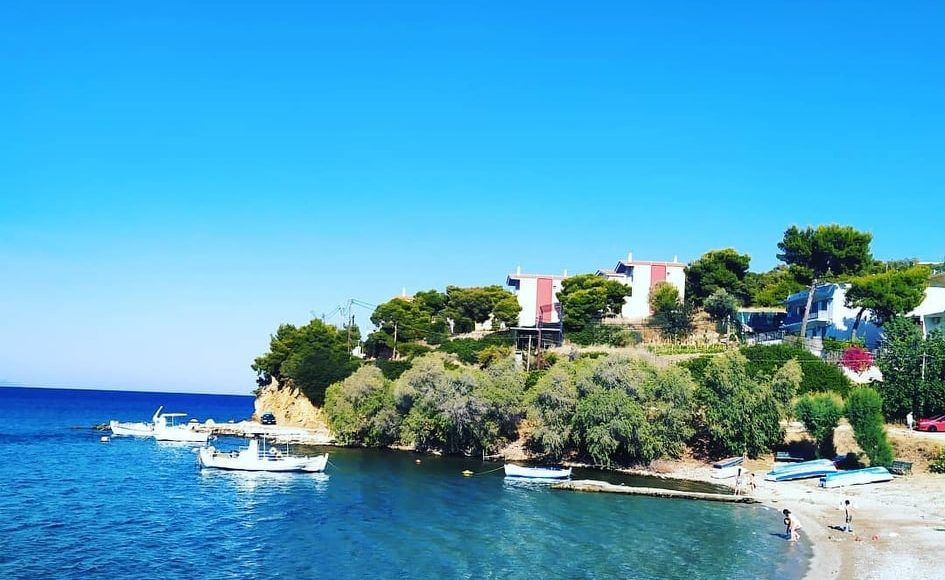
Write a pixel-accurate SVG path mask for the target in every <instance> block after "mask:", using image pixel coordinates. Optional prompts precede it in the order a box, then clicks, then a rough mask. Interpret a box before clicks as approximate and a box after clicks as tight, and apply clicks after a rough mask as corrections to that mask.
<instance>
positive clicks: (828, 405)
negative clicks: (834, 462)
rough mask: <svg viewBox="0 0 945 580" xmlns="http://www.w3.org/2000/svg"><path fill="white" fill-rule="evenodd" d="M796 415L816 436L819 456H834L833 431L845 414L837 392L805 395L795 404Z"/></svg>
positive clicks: (835, 451) (811, 433)
mask: <svg viewBox="0 0 945 580" xmlns="http://www.w3.org/2000/svg"><path fill="white" fill-rule="evenodd" d="M794 413H795V416H796V417H797V418H798V419H800V420H801V422H802V423H804V427H805V428H806V429H807V432H808V433H809V434H810V436H811V437H813V438H814V441H815V442H816V445H817V448H816V451H817V457H828V458H831V459H832V458H833V457H834V456H835V455H836V454H837V450H836V447H834V444H833V432H834V429H836V428H837V425H838V424H839V422H840V417H841V416H843V406H842V402H841V401H840V400H839V398H838V397H837V395H836V394H832V393H819V394H816V395H805V396H803V397H801V398H800V399H799V400H798V401H797V403H795V405H794Z"/></svg>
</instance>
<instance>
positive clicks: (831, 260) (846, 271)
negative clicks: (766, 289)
mask: <svg viewBox="0 0 945 580" xmlns="http://www.w3.org/2000/svg"><path fill="white" fill-rule="evenodd" d="M872 240H873V234H870V233H868V232H860V231H857V230H856V229H854V228H852V227H850V226H840V225H837V224H830V225H821V226H817V228H816V229H815V228H811V227H807V228H805V229H803V230H802V229H799V228H798V227H797V226H791V227H789V228H788V229H787V230H786V231H785V232H784V239H782V240H781V241H780V242H778V249H779V250H781V253H779V254H778V259H779V260H781V261H782V262H784V263H785V264H787V265H789V266H790V267H791V269H792V272H794V275H795V277H796V278H797V280H798V281H799V282H801V283H804V284H810V283H812V282H813V281H814V280H821V279H824V278H825V277H830V276H844V275H851V274H858V273H860V272H862V271H863V270H864V269H865V268H867V267H868V266H870V265H871V264H872V262H873V256H872V254H870V242H871V241H872Z"/></svg>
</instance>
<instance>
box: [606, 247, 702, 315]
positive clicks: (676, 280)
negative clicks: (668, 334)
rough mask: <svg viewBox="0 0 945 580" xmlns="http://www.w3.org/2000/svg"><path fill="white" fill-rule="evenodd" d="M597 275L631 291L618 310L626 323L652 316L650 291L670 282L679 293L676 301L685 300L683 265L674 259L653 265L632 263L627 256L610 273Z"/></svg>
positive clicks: (629, 255)
mask: <svg viewBox="0 0 945 580" xmlns="http://www.w3.org/2000/svg"><path fill="white" fill-rule="evenodd" d="M597 274H598V275H599V276H604V277H606V278H608V279H610V280H617V281H618V282H620V283H622V284H626V285H627V286H630V288H631V289H632V293H631V294H630V296H628V297H627V298H626V301H625V303H624V305H623V308H622V309H621V310H620V317H621V318H625V319H627V320H643V319H644V318H646V317H648V316H650V315H651V314H652V312H651V311H650V290H652V289H653V287H654V286H656V285H657V284H659V283H660V282H669V283H670V284H672V285H673V286H675V287H676V290H678V291H679V299H680V300H685V299H686V265H685V264H683V263H682V262H680V261H679V260H678V259H677V258H675V257H674V258H673V261H672V262H653V261H648V260H634V259H633V254H632V253H629V254H627V259H626V260H620V261H619V262H617V266H616V267H615V268H614V269H613V270H598V271H597Z"/></svg>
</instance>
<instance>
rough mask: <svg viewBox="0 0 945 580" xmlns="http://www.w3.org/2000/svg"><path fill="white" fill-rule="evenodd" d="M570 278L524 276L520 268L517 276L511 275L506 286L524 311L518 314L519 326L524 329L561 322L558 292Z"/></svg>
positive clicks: (543, 275) (560, 276)
mask: <svg viewBox="0 0 945 580" xmlns="http://www.w3.org/2000/svg"><path fill="white" fill-rule="evenodd" d="M567 277H568V274H567V272H565V273H564V274H563V275H554V274H522V269H521V268H518V269H517V270H516V272H515V274H509V276H508V278H507V279H506V284H507V285H509V286H511V287H512V292H513V293H514V294H515V297H516V298H517V299H518V303H519V306H521V307H522V311H521V312H519V314H518V325H519V326H523V327H533V326H539V323H541V324H557V323H558V322H560V321H561V303H560V302H559V301H558V292H559V291H560V290H561V282H562V281H563V280H564V279H565V278H567Z"/></svg>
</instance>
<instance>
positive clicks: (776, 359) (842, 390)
mask: <svg viewBox="0 0 945 580" xmlns="http://www.w3.org/2000/svg"><path fill="white" fill-rule="evenodd" d="M741 353H742V354H743V355H745V357H747V358H748V369H749V373H750V374H751V375H752V376H754V377H756V378H764V377H771V376H773V375H774V373H775V371H777V369H779V368H781V367H782V366H784V364H785V363H786V362H788V361H789V360H792V359H793V360H796V361H797V362H798V364H800V366H801V369H803V371H804V378H803V380H802V381H801V384H800V385H799V386H798V394H801V395H803V394H806V393H815V392H819V391H829V392H833V393H837V394H838V395H840V396H841V397H846V395H847V393H848V392H849V390H850V388H851V387H852V384H851V383H850V380H849V379H848V378H847V377H846V376H845V375H844V374H843V371H841V370H840V368H839V367H837V365H832V364H830V363H828V362H826V361H824V360H823V359H821V358H819V357H817V356H814V355H812V354H811V353H810V352H808V351H807V350H805V349H803V348H799V347H796V346H791V345H788V344H775V345H760V344H759V345H753V346H746V347H743V348H742V349H741Z"/></svg>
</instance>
